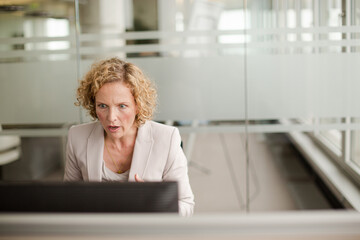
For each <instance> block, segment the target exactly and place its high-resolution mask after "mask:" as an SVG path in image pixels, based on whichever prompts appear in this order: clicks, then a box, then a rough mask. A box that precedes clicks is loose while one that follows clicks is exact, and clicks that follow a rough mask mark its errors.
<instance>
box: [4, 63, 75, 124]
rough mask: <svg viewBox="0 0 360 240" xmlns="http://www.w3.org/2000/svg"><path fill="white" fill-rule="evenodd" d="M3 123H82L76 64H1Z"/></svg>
mask: <svg viewBox="0 0 360 240" xmlns="http://www.w3.org/2000/svg"><path fill="white" fill-rule="evenodd" d="M0 79H1V81H0V109H1V115H0V123H2V124H42V123H43V124H48V123H67V122H78V121H79V113H78V110H77V108H76V107H75V106H74V102H75V100H76V99H75V89H76V85H77V81H76V61H75V60H74V61H54V62H52V61H48V62H32V63H4V64H0Z"/></svg>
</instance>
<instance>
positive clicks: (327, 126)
mask: <svg viewBox="0 0 360 240" xmlns="http://www.w3.org/2000/svg"><path fill="white" fill-rule="evenodd" d="M359 11H360V2H359V1H358V0H342V1H341V0H326V1H320V0H301V1H295V0H266V1H261V0H247V1H246V0H245V1H234V0H219V1H210V0H147V1H143V0H123V1H119V0H101V1H100V0H91V1H82V0H75V1H55V0H53V1H35V0H34V1H22V2H21V4H16V5H15V4H10V3H7V2H6V1H0V19H1V21H0V26H1V27H0V52H1V54H0V98H1V101H0V110H1V115H0V124H1V125H2V129H3V130H2V131H1V132H0V133H1V134H2V135H19V136H22V137H36V138H44V137H49V136H51V137H61V138H62V142H61V144H60V148H61V151H60V152H62V154H63V153H64V150H65V148H64V144H65V141H66V140H65V139H66V133H67V129H68V127H69V126H70V125H72V124H77V123H83V122H88V121H91V118H90V117H89V116H88V114H87V113H86V112H85V111H83V110H82V109H80V108H77V107H76V106H74V102H75V101H76V99H75V91H76V88H77V84H78V80H79V79H80V78H81V77H82V76H83V75H84V74H85V73H86V72H87V71H88V70H89V68H90V66H91V64H92V63H93V62H94V61H96V60H99V59H103V58H107V57H112V56H117V57H120V58H123V59H126V60H127V61H129V62H132V63H134V64H136V65H138V66H139V67H140V68H141V69H143V71H144V72H145V73H146V75H148V77H149V78H150V79H151V80H153V81H154V82H155V83H156V85H157V89H158V96H159V106H158V109H157V114H156V116H155V120H156V121H159V122H162V123H165V124H172V125H175V126H177V127H178V128H179V129H180V132H181V135H182V140H183V144H184V152H185V154H186V156H187V158H188V165H189V176H190V181H191V185H192V187H193V191H194V193H195V197H196V211H197V212H198V213H202V212H246V211H250V212H256V211H287V210H308V209H330V208H340V207H349V208H357V207H358V206H359V205H357V204H358V203H356V201H353V200H352V199H353V198H356V197H357V196H360V195H359V194H360V193H359V190H358V189H356V187H349V188H346V189H352V190H353V192H352V193H349V192H345V193H343V192H342V191H340V190H341V189H339V188H341V183H337V182H336V181H338V179H345V178H344V177H343V175H341V174H344V176H345V175H346V176H350V177H349V179H350V180H347V181H348V182H347V183H346V184H352V183H354V185H358V183H359V182H360V177H359V176H360V175H359V172H360V171H359V159H360V157H359V156H358V155H359V152H360V151H359V149H358V148H359V147H358V142H359V133H358V130H359V129H360V127H359V126H360V125H359V124H358V118H359V115H360V109H359V108H358V107H357V104H356V103H357V102H359V100H360V95H359V94H358V92H357V91H358V89H359V87H360V86H359V81H358V80H359V79H360V70H359V69H360V68H359V67H358V66H359V63H360V57H359V56H360V55H359V51H360V46H359V43H360V41H359V37H360V26H359V24H360V20H359V19H360V18H359V14H358V13H359ZM54 126H55V127H60V128H61V129H60V130H56V131H54V129H53V127H54ZM37 140H39V139H37ZM44 148H45V145H44ZM40 149H41V148H40ZM313 154H317V155H316V156H315V157H313V156H312V155H313ZM313 158H314V159H315V160H314V159H313ZM62 159H63V156H62ZM319 159H324V160H319ZM326 159H328V160H329V159H330V160H329V162H327V160H326ZM324 166H325V167H324ZM336 166H340V167H339V168H337V167H336ZM329 169H331V171H330V170H329ZM339 169H341V170H339ZM3 171H5V170H4V169H3ZM329 171H330V172H329ZM334 172H335V173H336V174H334ZM60 175H61V174H60ZM60 175H55V177H54V179H58V180H59V179H60V178H61V176H60ZM330 176H331V177H330ZM334 176H335V177H334ZM42 177H45V176H42ZM42 177H35V176H34V178H42ZM349 186H350V185H349ZM351 186H353V185H351ZM326 191H328V192H326ZM324 192H326V193H325V194H324ZM327 195H328V196H330V197H328V198H326V197H325V196H327ZM354 196H355V197H354ZM339 199H340V200H339ZM359 199H360V198H359ZM358 209H360V207H359V208H358Z"/></svg>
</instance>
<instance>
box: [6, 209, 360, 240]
mask: <svg viewBox="0 0 360 240" xmlns="http://www.w3.org/2000/svg"><path fill="white" fill-rule="evenodd" d="M169 238H171V239H222V240H223V239H307V240H310V239H342V240H343V239H360V213H358V212H354V211H307V212H281V213H253V214H235V213H234V214H199V215H194V216H193V217H190V218H182V217H179V216H177V215H173V214H131V215H130V214H92V213H89V214H0V239H14V240H15V239H57V240H58V239H59V240H60V239H169Z"/></svg>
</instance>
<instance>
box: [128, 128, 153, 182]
mask: <svg viewBox="0 0 360 240" xmlns="http://www.w3.org/2000/svg"><path fill="white" fill-rule="evenodd" d="M153 142H154V140H153V137H152V133H151V124H150V123H149V122H146V123H145V124H143V125H142V126H140V127H139V129H138V132H137V136H136V142H135V147H134V153H133V158H132V162H131V167H130V173H129V181H135V174H138V175H139V177H141V178H143V177H144V173H145V170H146V167H147V164H148V161H149V157H150V155H151V149H152V146H153Z"/></svg>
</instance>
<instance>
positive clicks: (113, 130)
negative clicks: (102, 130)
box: [108, 126, 120, 132]
mask: <svg viewBox="0 0 360 240" xmlns="http://www.w3.org/2000/svg"><path fill="white" fill-rule="evenodd" d="M119 128H120V127H119V126H109V127H108V129H109V131H110V132H116V131H117V130H118V129H119Z"/></svg>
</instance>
